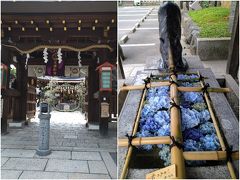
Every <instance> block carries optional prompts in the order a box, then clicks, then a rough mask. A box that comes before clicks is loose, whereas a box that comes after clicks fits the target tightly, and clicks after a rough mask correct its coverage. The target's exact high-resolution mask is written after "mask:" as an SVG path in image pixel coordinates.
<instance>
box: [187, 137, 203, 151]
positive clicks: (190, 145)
mask: <svg viewBox="0 0 240 180" xmlns="http://www.w3.org/2000/svg"><path fill="white" fill-rule="evenodd" d="M183 149H184V151H200V150H202V147H201V144H200V143H199V142H197V141H194V140H192V139H186V140H185V141H184V142H183Z"/></svg>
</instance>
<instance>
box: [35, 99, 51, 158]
mask: <svg viewBox="0 0 240 180" xmlns="http://www.w3.org/2000/svg"><path fill="white" fill-rule="evenodd" d="M44 106H45V107H44ZM46 106H48V105H47V104H46V103H43V104H41V106H40V114H39V115H38V118H39V119H40V125H39V137H38V149H37V151H36V153H37V155H39V156H47V155H49V154H50V153H51V150H50V149H49V136H50V118H51V114H50V113H49V111H48V110H47V111H46ZM44 108H45V109H44ZM47 109H48V107H47ZM42 110H45V111H42ZM44 112H45V113H44Z"/></svg>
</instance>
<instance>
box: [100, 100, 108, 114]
mask: <svg viewBox="0 0 240 180" xmlns="http://www.w3.org/2000/svg"><path fill="white" fill-rule="evenodd" d="M108 117H109V104H108V103H105V102H103V103H101V118H108Z"/></svg>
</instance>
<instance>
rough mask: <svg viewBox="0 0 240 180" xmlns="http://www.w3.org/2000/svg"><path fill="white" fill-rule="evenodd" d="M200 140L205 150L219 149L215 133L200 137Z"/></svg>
mask: <svg viewBox="0 0 240 180" xmlns="http://www.w3.org/2000/svg"><path fill="white" fill-rule="evenodd" d="M200 142H201V144H202V147H203V149H204V150H205V151H215V150H219V149H220V144H219V141H218V138H217V136H216V134H214V133H213V134H207V135H206V136H205V137H202V138H200Z"/></svg>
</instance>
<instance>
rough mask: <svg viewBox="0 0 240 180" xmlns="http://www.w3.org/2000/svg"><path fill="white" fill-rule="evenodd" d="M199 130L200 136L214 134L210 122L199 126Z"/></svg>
mask: <svg viewBox="0 0 240 180" xmlns="http://www.w3.org/2000/svg"><path fill="white" fill-rule="evenodd" d="M199 130H200V131H201V133H202V134H212V133H215V128H214V125H213V123H212V122H205V123H203V124H201V125H200V126H199Z"/></svg>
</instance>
